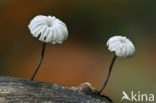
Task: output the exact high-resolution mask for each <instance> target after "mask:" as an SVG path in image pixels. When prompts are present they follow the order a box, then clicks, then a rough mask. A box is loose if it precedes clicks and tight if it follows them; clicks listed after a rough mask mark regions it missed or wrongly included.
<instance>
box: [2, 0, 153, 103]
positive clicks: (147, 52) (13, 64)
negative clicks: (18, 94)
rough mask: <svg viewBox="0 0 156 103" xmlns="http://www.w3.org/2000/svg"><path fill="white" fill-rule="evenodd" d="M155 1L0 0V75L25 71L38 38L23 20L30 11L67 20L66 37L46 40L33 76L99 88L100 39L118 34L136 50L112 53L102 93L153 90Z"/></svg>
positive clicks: (36, 54)
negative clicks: (115, 55)
mask: <svg viewBox="0 0 156 103" xmlns="http://www.w3.org/2000/svg"><path fill="white" fill-rule="evenodd" d="M155 5H156V1H153V0H136V1H130V0H114V1H113V0H64V1H63V0H0V31H1V33H0V36H1V37H0V47H1V48H0V58H1V59H0V75H3V76H13V77H20V78H27V79H29V78H30V77H31V75H32V73H33V71H34V69H35V67H36V66H37V64H38V62H39V58H40V53H41V46H42V43H41V42H40V41H39V40H37V39H36V38H33V37H32V35H31V34H30V32H29V29H28V27H27V25H28V24H29V22H30V20H31V19H32V18H33V17H34V16H36V15H41V14H42V15H52V16H53V15H54V16H56V17H57V18H59V19H61V20H62V21H64V22H65V23H66V24H67V26H68V30H69V37H68V40H67V41H65V42H64V43H63V44H62V45H52V44H48V46H47V48H46V54H45V58H44V61H43V64H42V66H41V68H40V70H39V72H38V74H37V76H36V78H35V80H38V81H47V82H55V83H60V84H65V85H70V86H72V85H79V84H81V83H83V82H90V83H91V84H92V85H93V86H95V87H96V88H98V89H100V87H101V86H102V85H103V82H104V81H105V77H106V74H107V72H108V67H109V64H110V61H111V59H112V57H113V53H111V52H109V51H108V50H107V47H106V42H107V40H108V39H109V38H110V37H111V36H114V35H124V36H127V37H128V38H130V39H131V40H132V41H133V43H134V44H135V46H136V54H135V55H134V56H133V57H132V58H129V59H122V58H118V59H117V61H116V63H115V65H114V68H113V72H112V75H111V78H110V81H109V83H108V85H107V87H106V88H105V90H104V94H106V95H107V96H109V97H110V98H112V99H113V101H114V102H115V103H119V102H120V99H121V97H122V91H123V90H125V91H127V92H128V91H131V90H135V91H136V92H137V91H141V92H142V93H156V81H155V80H154V78H156V62H155V61H156V46H155V45H156V13H155V11H156V6H155Z"/></svg>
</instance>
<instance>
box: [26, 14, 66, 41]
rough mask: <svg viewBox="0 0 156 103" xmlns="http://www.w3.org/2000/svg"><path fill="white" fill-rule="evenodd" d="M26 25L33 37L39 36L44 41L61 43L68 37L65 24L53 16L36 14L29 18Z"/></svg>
mask: <svg viewBox="0 0 156 103" xmlns="http://www.w3.org/2000/svg"><path fill="white" fill-rule="evenodd" d="M28 27H29V29H30V32H31V34H32V35H33V36H34V37H36V38H37V37H39V40H40V41H43V42H45V43H52V44H56V43H58V44H61V43H62V42H63V41H64V40H66V39H67V37H68V30H67V26H66V24H65V23H63V22H62V21H61V20H59V19H57V18H56V17H55V16H43V15H38V16H36V17H34V18H33V19H32V20H31V22H30V24H29V25H28Z"/></svg>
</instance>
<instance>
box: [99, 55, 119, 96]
mask: <svg viewBox="0 0 156 103" xmlns="http://www.w3.org/2000/svg"><path fill="white" fill-rule="evenodd" d="M116 58H117V56H116V55H115V56H114V57H113V59H112V62H111V64H110V67H109V72H108V75H107V77H106V81H105V82H104V85H103V86H102V88H101V89H100V91H99V93H100V94H101V93H102V91H103V90H104V88H105V87H106V85H107V82H108V80H109V77H110V74H111V71H112V68H113V65H114V63H115V60H116Z"/></svg>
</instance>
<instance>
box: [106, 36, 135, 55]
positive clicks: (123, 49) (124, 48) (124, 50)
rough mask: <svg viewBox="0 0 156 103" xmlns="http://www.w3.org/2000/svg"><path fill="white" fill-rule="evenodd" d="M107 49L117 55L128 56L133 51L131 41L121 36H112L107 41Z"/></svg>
mask: <svg viewBox="0 0 156 103" xmlns="http://www.w3.org/2000/svg"><path fill="white" fill-rule="evenodd" d="M107 46H108V49H109V50H110V51H111V52H113V51H114V52H115V54H116V56H119V57H124V58H126V57H130V56H132V55H133V54H134V53H135V47H134V45H133V43H132V42H131V41H130V40H129V39H128V38H127V37H123V36H114V37H111V38H110V39H109V40H108V41H107Z"/></svg>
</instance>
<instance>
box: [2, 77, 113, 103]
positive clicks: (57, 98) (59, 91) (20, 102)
mask: <svg viewBox="0 0 156 103" xmlns="http://www.w3.org/2000/svg"><path fill="white" fill-rule="evenodd" d="M0 103H112V101H111V100H110V99H109V98H108V97H106V96H104V95H99V94H98V91H97V89H95V88H94V87H92V86H91V85H90V84H89V83H84V84H81V85H79V86H73V87H69V86H65V85H61V84H54V83H47V82H38V81H30V80H27V79H21V78H12V77H0Z"/></svg>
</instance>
